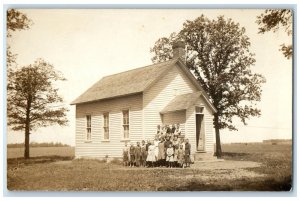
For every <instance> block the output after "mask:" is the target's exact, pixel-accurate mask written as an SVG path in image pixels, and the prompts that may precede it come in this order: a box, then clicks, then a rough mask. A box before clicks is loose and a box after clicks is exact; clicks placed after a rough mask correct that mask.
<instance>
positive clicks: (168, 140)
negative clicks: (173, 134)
mask: <svg viewBox="0 0 300 201" xmlns="http://www.w3.org/2000/svg"><path fill="white" fill-rule="evenodd" d="M164 144H165V152H167V149H168V148H169V145H170V144H171V146H172V142H171V141H170V137H167V138H166V141H165V142H164Z"/></svg>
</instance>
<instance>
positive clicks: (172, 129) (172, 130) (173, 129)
mask: <svg viewBox="0 0 300 201" xmlns="http://www.w3.org/2000/svg"><path fill="white" fill-rule="evenodd" d="M175 130H176V127H175V124H173V125H172V128H171V132H172V133H173V134H175Z"/></svg>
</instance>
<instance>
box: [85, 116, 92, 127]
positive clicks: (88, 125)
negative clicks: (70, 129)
mask: <svg viewBox="0 0 300 201" xmlns="http://www.w3.org/2000/svg"><path fill="white" fill-rule="evenodd" d="M86 126H87V127H88V128H90V127H91V115H87V116H86Z"/></svg>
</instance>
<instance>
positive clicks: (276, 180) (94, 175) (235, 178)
mask: <svg viewBox="0 0 300 201" xmlns="http://www.w3.org/2000/svg"><path fill="white" fill-rule="evenodd" d="M222 149H223V152H224V159H225V161H224V162H214V163H200V164H198V166H199V168H193V167H192V168H190V169H159V168H153V169H152V168H123V167H122V165H121V164H120V162H118V161H112V162H111V163H105V162H104V161H99V160H87V159H85V160H83V159H80V160H72V158H73V157H74V150H73V148H70V147H59V148H57V147H56V148H32V149H31V156H33V157H32V159H30V160H24V159H23V158H22V157H21V156H22V154H23V153H22V152H21V154H20V153H19V152H18V151H16V150H13V149H8V156H9V157H8V160H7V164H8V170H7V171H8V172H7V186H8V189H9V190H42V191H43V190H44V191H289V190H290V189H291V185H292V183H291V170H292V163H291V161H292V146H291V145H287V144H285V145H281V144H277V145H271V144H262V143H257V144H248V145H245V144H228V145H227V144H225V145H223V147H222ZM17 157H19V158H17ZM251 161H252V162H251ZM249 163H255V164H259V165H256V166H252V167H251V166H246V165H245V166H244V164H249ZM194 166H195V165H194ZM243 166H244V167H243Z"/></svg>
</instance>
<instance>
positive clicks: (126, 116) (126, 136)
mask: <svg viewBox="0 0 300 201" xmlns="http://www.w3.org/2000/svg"><path fill="white" fill-rule="evenodd" d="M122 112H123V134H124V136H123V137H124V139H129V110H123V111H122Z"/></svg>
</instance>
